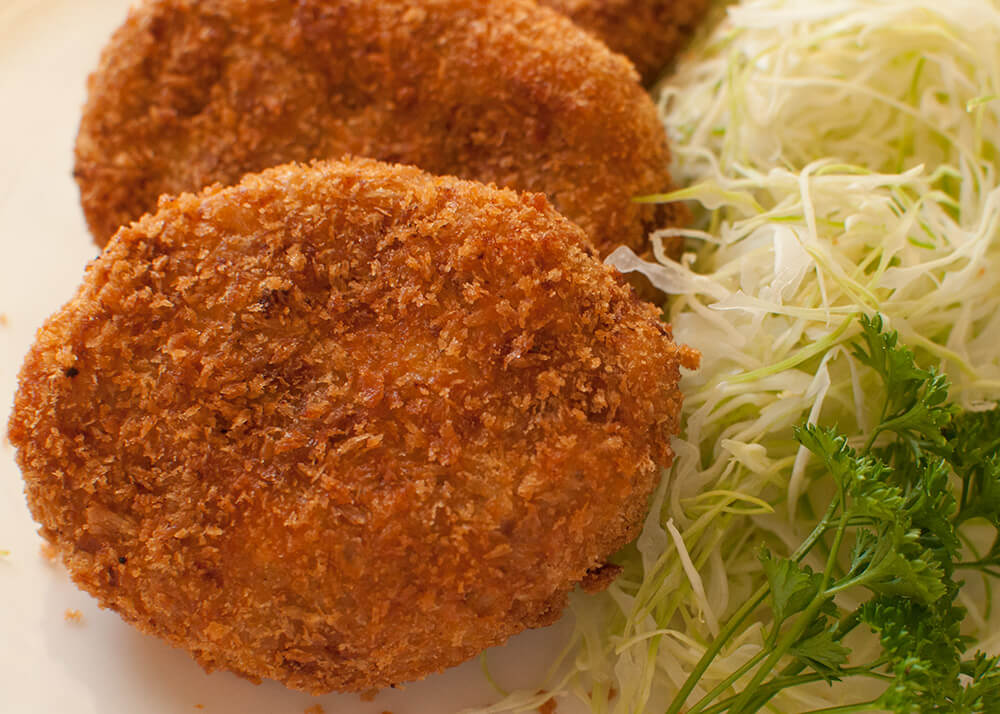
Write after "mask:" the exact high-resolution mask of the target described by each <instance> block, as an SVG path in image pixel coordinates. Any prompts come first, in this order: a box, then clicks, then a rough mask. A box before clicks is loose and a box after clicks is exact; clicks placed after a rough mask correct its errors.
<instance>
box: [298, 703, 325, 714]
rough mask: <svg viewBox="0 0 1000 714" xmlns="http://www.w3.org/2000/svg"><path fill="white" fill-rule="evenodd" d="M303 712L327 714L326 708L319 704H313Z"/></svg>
mask: <svg viewBox="0 0 1000 714" xmlns="http://www.w3.org/2000/svg"><path fill="white" fill-rule="evenodd" d="M303 714H326V710H325V709H323V707H322V706H320V705H319V704H313V705H312V706H311V707H306V709H305V712H303Z"/></svg>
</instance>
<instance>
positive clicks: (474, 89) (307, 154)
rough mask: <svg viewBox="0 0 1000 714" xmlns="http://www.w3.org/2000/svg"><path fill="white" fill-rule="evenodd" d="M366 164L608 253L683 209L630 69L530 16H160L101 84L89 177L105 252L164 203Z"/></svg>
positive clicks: (441, 1)
mask: <svg viewBox="0 0 1000 714" xmlns="http://www.w3.org/2000/svg"><path fill="white" fill-rule="evenodd" d="M345 154H353V155H358V156H370V157H374V158H378V159H383V160H386V161H391V162H398V163H405V164H414V165H417V166H420V167H421V168H423V169H425V170H427V171H430V172H432V173H435V174H442V175H456V176H460V177H462V178H468V179H475V180H479V181H483V182H494V183H496V184H498V185H501V186H509V187H512V188H515V189H519V190H527V191H536V192H541V193H544V194H546V196H548V198H549V200H550V201H551V202H552V204H553V205H554V206H555V207H556V208H557V210H559V211H560V212H561V213H562V214H563V215H565V216H566V217H568V218H569V219H570V220H573V221H575V222H576V223H577V224H578V225H580V226H581V227H582V228H583V229H584V230H585V231H586V233H587V234H588V236H589V237H590V238H591V240H592V242H593V243H594V244H595V245H596V246H598V248H599V249H600V250H601V252H602V254H604V253H607V252H610V250H612V249H613V248H614V247H615V246H617V245H621V244H625V245H629V246H631V247H633V248H636V249H641V248H642V246H643V244H644V242H645V236H646V234H647V232H648V231H649V230H651V229H653V228H657V227H662V226H665V225H673V224H675V223H676V222H678V221H679V220H681V219H682V217H683V215H685V214H684V209H683V208H682V207H680V206H673V207H670V206H651V205H639V204H636V203H633V202H632V200H631V199H632V198H633V197H634V196H636V195H640V194H648V193H655V192H660V191H664V190H668V189H670V188H671V181H670V175H669V172H668V168H667V164H668V162H669V152H668V150H667V144H666V139H665V137H664V132H663V128H662V126H661V125H660V122H659V121H658V119H657V116H656V111H655V108H654V106H653V103H652V100H651V99H650V98H649V97H648V96H647V95H646V93H645V92H644V91H643V89H642V88H641V87H640V86H639V84H638V81H637V76H636V74H635V71H634V69H633V68H632V67H631V66H629V63H628V62H627V61H625V60H624V59H622V58H621V57H619V56H618V55H616V54H614V53H612V52H610V51H609V50H608V49H607V48H606V47H605V46H604V45H603V44H602V43H601V42H599V41H597V40H596V39H594V38H592V37H591V36H590V35H589V34H588V33H586V32H584V31H582V30H580V29H579V28H577V27H576V26H575V25H573V24H572V23H571V22H570V21H569V20H568V19H566V18H565V17H563V16H561V15H560V14H559V13H556V12H555V11H553V10H550V9H548V8H544V7H540V6H538V5H536V3H534V2H532V1H531V0H419V1H418V2H413V1H412V0H405V1H404V0H381V1H380V2H371V1H370V0H147V1H146V2H144V3H142V4H140V5H139V6H138V8H137V9H135V10H133V11H132V12H131V14H130V15H129V17H128V19H127V21H126V22H125V24H124V25H123V26H122V27H121V28H120V29H119V30H118V31H117V32H116V33H115V34H114V36H113V37H112V39H111V41H110V44H109V45H108V46H107V47H106V48H105V50H104V53H103V55H102V58H101V61H100V65H99V67H98V69H97V71H96V72H95V73H94V74H93V75H92V76H91V78H90V82H89V99H88V101H87V104H86V107H85V109H84V114H83V119H82V122H81V125H80V132H79V136H78V139H77V145H76V171H75V173H76V178H77V181H78V183H79V186H80V192H81V199H82V202H83V208H84V212H85V213H86V216H87V220H88V222H89V224H90V228H91V231H92V232H93V235H94V237H95V239H96V240H97V242H98V244H100V245H103V244H104V243H105V242H106V241H107V240H108V239H109V238H110V237H111V235H112V234H113V233H114V232H115V230H117V229H118V227H119V226H121V225H125V224H127V223H128V222H129V221H132V220H135V219H137V218H139V217H140V216H141V215H142V214H143V213H145V212H147V211H150V210H153V209H154V208H155V207H156V201H157V198H158V197H159V196H160V195H161V194H177V193H180V192H182V191H197V190H199V189H200V188H202V187H203V186H206V185H209V184H212V183H214V182H221V183H224V184H233V183H236V182H237V181H239V179H240V178H241V177H242V176H243V174H245V173H247V172H252V171H260V170H262V169H265V168H268V167H271V166H275V165H278V164H282V163H285V162H288V161H308V160H311V159H314V158H339V157H341V156H343V155H345Z"/></svg>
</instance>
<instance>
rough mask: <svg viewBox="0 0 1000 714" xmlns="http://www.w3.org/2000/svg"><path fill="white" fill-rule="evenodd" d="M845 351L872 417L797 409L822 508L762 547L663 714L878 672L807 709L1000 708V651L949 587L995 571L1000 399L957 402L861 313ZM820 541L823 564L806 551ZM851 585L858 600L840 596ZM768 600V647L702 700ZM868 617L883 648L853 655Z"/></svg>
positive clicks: (747, 701)
mask: <svg viewBox="0 0 1000 714" xmlns="http://www.w3.org/2000/svg"><path fill="white" fill-rule="evenodd" d="M861 327H862V333H861V339H860V341H859V342H858V343H857V345H856V346H855V351H854V355H855V357H856V358H857V360H858V361H859V362H860V363H861V364H863V365H864V366H866V367H868V368H870V369H871V370H872V371H873V372H875V373H876V374H877V375H878V376H879V378H880V380H881V382H882V387H883V397H882V407H881V411H880V414H879V419H878V423H877V424H876V425H875V427H874V428H873V429H871V430H870V431H869V432H868V433H867V434H861V435H855V436H856V437H858V438H857V439H856V440H855V442H854V443H862V442H863V443H864V447H863V448H861V449H860V451H858V450H855V449H854V448H852V447H851V446H850V443H849V440H848V437H847V436H846V435H844V434H841V433H839V432H838V431H837V430H836V429H830V428H825V427H821V426H817V425H814V424H806V425H803V426H801V427H799V428H797V429H796V430H795V438H796V439H797V440H798V442H799V443H800V444H802V445H803V446H804V447H805V448H807V449H808V450H809V451H810V452H812V454H813V455H814V456H815V457H816V458H817V460H818V461H819V462H820V464H821V465H822V473H823V474H824V475H825V476H826V477H829V478H831V479H832V480H833V482H834V483H835V485H836V489H835V491H834V496H833V497H832V499H831V501H830V504H829V506H828V507H827V509H826V511H825V513H824V514H823V515H822V517H821V518H820V519H819V521H818V523H816V526H815V527H814V528H813V530H812V532H811V533H810V534H809V535H808V536H807V537H806V539H805V540H804V541H803V543H802V544H801V545H800V546H799V547H798V549H796V550H795V552H793V553H791V554H790V555H789V556H787V557H778V556H776V555H774V554H773V553H772V552H770V551H769V550H768V549H766V548H763V547H762V548H761V550H760V553H759V558H760V562H761V565H762V567H763V571H764V574H765V576H766V582H765V583H764V584H763V585H762V586H761V587H760V588H759V589H758V590H757V592H756V593H754V595H753V596H752V597H751V598H750V599H749V600H748V601H747V602H746V603H745V604H744V605H743V606H742V607H740V608H739V609H738V610H737V611H736V612H735V613H734V614H733V616H732V617H731V618H730V620H729V621H728V622H727V623H726V624H725V625H724V626H723V627H722V629H721V631H720V633H719V635H718V637H717V638H716V639H715V640H714V641H713V642H712V643H711V644H710V646H709V647H708V649H707V650H706V652H705V654H704V656H703V657H702V658H701V660H700V661H699V662H698V663H697V665H696V666H695V667H694V669H693V671H692V672H691V674H690V676H689V677H688V678H687V680H686V681H685V683H684V685H683V686H682V687H681V689H680V691H679V692H678V694H677V696H676V697H675V699H674V701H673V703H672V705H671V706H670V708H669V709H668V710H667V714H678V712H680V711H682V710H683V711H685V712H686V714H719V713H721V712H726V713H728V714H746V713H748V712H756V711H758V710H760V709H761V708H763V707H764V706H765V705H767V703H768V702H769V701H770V700H771V699H772V698H773V697H774V696H775V695H777V694H778V693H779V692H781V691H782V690H785V689H788V688H791V687H796V686H799V685H802V684H806V683H810V682H816V681H822V680H826V681H830V682H832V681H838V680H844V679H848V678H851V677H864V678H869V679H875V680H879V681H881V682H884V688H883V689H882V691H881V694H879V695H878V696H877V697H876V698H874V699H871V700H868V701H863V702H854V703H845V704H843V705H842V706H837V707H832V708H827V709H822V710H816V712H831V713H832V712H861V711H870V710H890V711H896V712H905V713H907V714H909V713H911V712H912V713H914V714H918V713H921V714H922V713H924V712H969V713H973V712H986V713H993V712H997V713H1000V660H998V658H996V657H987V656H986V655H985V654H983V653H981V652H976V653H973V654H971V655H969V654H967V651H968V649H969V647H970V645H971V644H972V643H971V641H970V639H969V638H967V637H965V636H963V635H962V634H961V623H962V620H963V619H964V617H965V614H966V612H965V610H964V609H963V608H962V607H961V606H959V605H958V604H957V603H956V600H957V596H958V593H959V591H960V589H961V588H962V586H963V581H962V580H961V579H959V574H960V573H962V571H968V572H970V573H972V574H975V573H976V572H978V573H979V574H980V575H981V576H982V577H984V578H991V577H1000V410H993V411H989V412H960V411H959V410H958V409H956V408H955V407H954V406H953V405H951V404H949V403H948V389H949V386H950V385H949V382H948V379H947V377H945V376H944V375H943V374H940V373H939V372H937V371H936V370H935V369H922V368H921V367H919V366H918V365H917V363H916V360H915V357H914V354H913V352H912V351H911V350H910V349H908V348H907V347H905V346H902V345H900V344H899V338H898V335H897V333H896V332H894V331H885V330H884V329H883V322H882V319H881V317H878V316H876V317H875V318H862V321H861ZM972 520H979V521H985V522H986V523H987V524H989V525H990V526H992V528H993V529H994V538H993V541H992V546H991V547H990V548H989V550H988V551H987V552H985V553H976V554H975V555H974V557H973V558H972V559H963V553H966V552H968V551H969V549H968V548H963V543H965V542H968V539H967V538H966V537H965V535H964V534H963V532H962V526H963V525H964V524H966V523H968V522H969V521H972ZM819 544H822V545H823V547H824V548H825V552H826V553H827V555H826V562H825V567H824V568H823V570H822V571H819V572H814V571H813V569H812V568H810V567H809V566H808V565H806V564H804V563H803V559H804V558H805V556H806V555H807V554H808V553H810V552H811V551H812V550H813V549H814V548H815V547H816V546H817V545H819ZM843 593H850V594H851V595H852V597H851V598H850V600H851V601H852V602H858V601H862V604H861V605H860V606H858V607H856V608H854V609H848V608H846V607H845V606H844V605H843V604H842V602H843V601H844V600H846V598H842V597H839V596H841V595H842V594H843ZM761 608H768V609H769V610H770V618H769V620H770V623H771V624H770V627H769V628H768V629H767V630H766V632H765V635H764V647H763V648H762V649H761V650H760V652H758V653H757V654H756V655H755V656H754V657H752V658H750V659H749V660H748V661H747V662H746V663H745V664H744V665H743V666H742V667H740V668H739V669H738V670H737V671H736V672H734V673H733V674H732V675H731V676H730V677H728V678H727V679H726V680H724V681H723V682H720V683H719V684H718V685H717V686H716V687H715V688H714V689H712V690H711V691H709V692H708V693H707V694H705V696H703V697H702V698H701V699H700V700H698V701H697V702H695V703H693V704H692V705H691V706H690V707H689V708H686V709H684V706H685V704H686V703H687V701H688V699H689V697H690V695H691V692H692V691H693V690H694V688H695V686H696V685H697V683H698V681H699V680H700V678H701V677H702V675H703V674H704V673H705V671H706V670H707V669H708V667H709V666H710V664H711V662H712V661H713V660H714V658H715V657H716V656H718V655H719V653H720V652H721V651H722V650H723V649H724V648H725V646H726V645H727V643H728V642H729V641H730V640H731V639H732V638H733V637H734V636H735V635H736V634H737V633H738V632H739V631H740V630H741V628H742V627H743V625H744V623H745V622H746V620H747V619H748V618H749V617H750V616H751V615H752V614H754V613H755V612H758V611H760V609H761ZM858 627H867V628H869V629H870V630H871V631H872V632H874V633H875V634H877V635H878V637H879V641H880V643H881V652H880V653H879V654H878V655H877V656H876V657H875V658H874V659H870V660H868V661H865V662H856V661H852V658H851V650H850V649H849V648H848V646H847V645H846V644H845V643H844V638H845V637H846V636H847V635H848V633H850V632H852V631H853V630H855V629H856V628H858Z"/></svg>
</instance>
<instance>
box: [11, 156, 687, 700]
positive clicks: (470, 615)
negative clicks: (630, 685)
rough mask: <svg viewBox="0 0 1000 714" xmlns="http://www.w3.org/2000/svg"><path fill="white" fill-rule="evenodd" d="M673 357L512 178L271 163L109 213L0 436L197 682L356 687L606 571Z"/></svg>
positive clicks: (69, 536)
mask: <svg viewBox="0 0 1000 714" xmlns="http://www.w3.org/2000/svg"><path fill="white" fill-rule="evenodd" d="M695 360H696V355H695V354H694V353H692V352H691V351H689V350H687V349H686V348H679V347H677V346H675V345H674V343H673V342H672V340H671V334H670V330H669V328H668V327H666V326H664V325H663V324H662V323H661V322H660V320H659V319H658V315H657V311H656V309H654V308H653V307H652V306H650V305H648V304H646V303H643V302H641V301H639V300H638V299H637V298H636V297H635V296H634V295H633V294H632V292H631V290H630V288H629V287H628V286H627V284H625V283H624V280H623V278H621V276H620V275H618V274H617V273H616V272H615V271H614V270H612V269H611V268H609V267H607V266H605V265H603V264H602V263H601V262H600V261H599V260H598V259H597V258H596V256H595V254H594V252H593V249H592V248H591V247H590V246H589V245H588V244H587V243H586V240H585V237H584V234H583V232H582V230H581V229H580V228H579V227H578V226H576V225H574V224H572V223H571V222H569V221H568V220H566V219H565V218H563V217H562V216H561V215H559V214H558V213H557V212H556V211H555V210H554V209H553V208H552V207H551V206H550V205H549V204H548V202H547V201H546V200H545V198H544V196H542V195H540V194H518V193H515V192H513V191H510V190H507V189H496V188H492V187H488V186H484V185H481V184H478V183H475V182H466V181H462V180H458V179H455V178H450V177H449V178H435V177H432V176H430V175H428V174H426V173H423V172H421V171H419V170H418V169H416V168H413V167H402V166H389V165H385V164H380V163H377V162H373V161H369V160H354V161H351V162H347V163H340V162H317V163H314V164H313V165H311V166H301V165H287V166H282V167H278V168H275V169H271V170H269V171H265V172H263V173H261V174H259V175H250V176H247V177H245V178H244V180H243V181H242V182H241V183H240V184H239V185H238V186H235V187H231V188H221V187H219V186H214V187H210V188H208V189H205V190H204V191H203V192H202V193H200V194H199V195H192V194H184V195H182V196H180V197H179V198H176V199H166V198H165V199H163V200H162V201H161V203H160V207H159V210H158V211H157V212H156V213H155V214H153V215H147V216H145V217H143V218H142V219H141V220H140V221H138V222H137V223H135V224H133V225H132V226H130V227H126V228H123V229H122V230H121V231H119V232H118V233H117V234H116V235H115V237H114V238H113V239H112V240H111V242H110V243H109V244H108V246H107V248H106V250H105V251H104V252H103V253H102V255H101V256H100V257H99V258H98V259H97V260H96V261H94V262H93V263H92V264H91V265H90V267H89V268H88V269H87V273H86V275H85V278H84V282H83V285H82V286H81V288H80V289H79V291H78V293H77V294H76V296H75V297H74V298H73V299H72V300H71V301H70V302H69V303H68V304H67V305H66V306H65V307H64V308H63V309H62V310H60V311H59V312H58V313H56V314H55V315H54V316H53V317H51V318H50V319H49V320H48V322H47V323H46V324H45V325H44V327H43V328H42V329H41V330H40V331H39V333H38V337H37V342H36V344H35V345H34V346H33V348H32V350H31V352H30V354H29V355H28V357H27V359H26V361H25V364H24V366H23V368H22V371H21V375H20V386H19V390H18V392H17V395H16V399H15V406H14V411H13V413H12V416H11V420H10V427H9V429H10V439H11V442H12V443H13V444H14V445H15V446H16V447H17V448H18V453H17V458H18V462H19V463H20V465H21V468H22V470H23V473H24V477H25V482H26V493H27V498H28V503H29V505H30V507H31V510H32V513H33V514H34V516H35V518H36V520H38V522H39V523H40V524H41V533H42V535H43V536H44V537H45V538H46V539H48V540H49V541H51V542H52V543H53V544H54V545H55V546H56V547H57V548H58V549H59V551H60V553H61V555H62V557H63V559H64V561H65V562H66V564H67V566H68V568H69V570H70V572H71V574H72V577H73V579H74V580H75V581H76V582H77V583H78V584H79V585H80V586H81V587H82V588H83V589H85V590H87V591H88V592H90V593H91V594H93V595H94V596H95V597H96V598H97V599H98V600H99V601H100V603H101V605H103V606H105V607H110V608H112V609H114V610H116V611H117V612H119V613H120V614H121V616H122V617H123V618H124V619H125V620H127V621H128V622H130V623H132V624H133V625H135V626H136V627H138V628H139V629H141V630H143V631H146V632H150V633H154V634H157V635H159V636H161V637H163V638H165V639H167V640H168V641H170V642H171V643H173V644H174V645H176V646H179V647H183V648H185V649H187V650H189V651H190V652H191V653H192V654H193V655H194V657H195V658H196V659H197V660H198V662H200V663H201V664H202V665H203V666H204V667H205V668H207V669H209V670H212V669H218V668H224V669H229V670H232V671H234V672H237V673H239V674H241V675H243V676H245V677H247V678H250V679H253V680H259V679H261V678H271V679H276V680H279V681H281V682H284V683H285V684H287V685H288V686H290V687H294V688H297V689H302V690H307V691H311V692H324V691H328V690H334V689H335V690H355V691H364V690H370V689H373V688H381V687H385V686H388V685H391V684H394V683H398V682H403V681H407V680H413V679H418V678H420V677H423V676H424V675H426V674H428V673H430V672H434V671H438V670H441V669H443V668H445V667H449V666H451V665H454V664H457V663H459V662H461V661H463V660H465V659H467V658H469V657H470V656H472V655H474V654H476V653H477V652H479V651H481V650H482V649H484V648H486V647H489V646H492V645H496V644H498V643H501V642H503V641H504V640H506V639H507V638H508V637H509V636H511V635H512V634H514V633H516V632H519V631H521V630H523V629H524V628H527V627H536V626H540V625H544V624H547V623H550V622H552V621H553V620H554V619H555V618H556V617H557V616H558V614H559V612H560V611H561V609H562V608H563V606H564V603H565V600H566V594H567V592H568V591H569V590H570V589H571V588H572V587H573V586H574V584H575V583H578V582H580V581H582V580H585V579H587V576H588V572H592V573H594V574H595V576H594V579H595V581H597V582H600V581H601V580H602V579H606V577H613V574H614V568H613V567H612V568H605V569H603V570H602V566H603V565H604V564H605V563H606V560H607V558H608V557H609V555H610V554H612V553H613V552H614V551H615V550H616V549H618V548H619V547H621V546H622V545H623V544H625V543H626V542H628V541H629V540H630V539H632V538H633V537H634V536H635V535H636V533H637V529H638V527H639V524H640V521H641V519H642V515H643V512H644V510H645V508H646V506H647V500H648V497H649V495H650V492H651V490H652V488H653V485H654V482H655V481H656V472H657V470H656V466H655V465H656V464H660V465H666V464H669V463H670V461H671V458H672V453H671V451H670V447H669V435H670V434H672V433H674V432H676V430H677V428H678V413H679V410H680V406H681V395H680V394H679V392H678V389H677V382H678V374H679V366H681V365H687V366H692V365H693V363H694V361H695Z"/></svg>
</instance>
